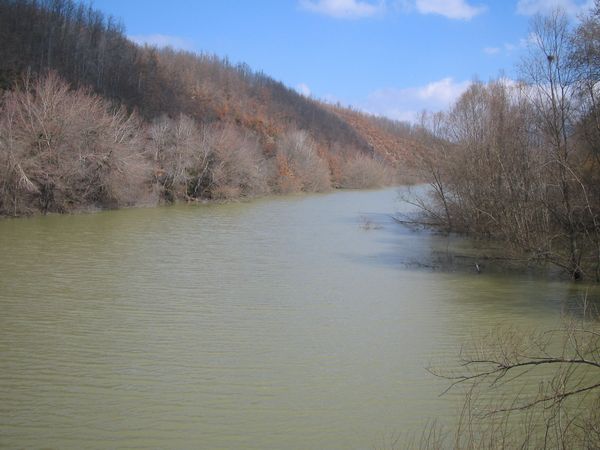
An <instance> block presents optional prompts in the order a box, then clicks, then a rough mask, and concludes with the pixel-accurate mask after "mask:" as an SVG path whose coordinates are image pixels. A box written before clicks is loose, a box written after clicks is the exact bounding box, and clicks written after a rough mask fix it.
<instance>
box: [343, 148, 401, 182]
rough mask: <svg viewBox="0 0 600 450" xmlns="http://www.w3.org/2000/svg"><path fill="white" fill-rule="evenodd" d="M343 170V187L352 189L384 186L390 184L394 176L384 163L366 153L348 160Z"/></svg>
mask: <svg viewBox="0 0 600 450" xmlns="http://www.w3.org/2000/svg"><path fill="white" fill-rule="evenodd" d="M341 172H342V174H341V183H340V184H341V187H343V188H350V189H370V188H377V187H382V186H385V185H387V184H390V183H391V182H392V178H393V177H392V174H391V170H390V169H389V168H388V167H386V166H385V165H384V164H383V163H381V162H379V161H377V160H375V159H373V158H370V157H368V156H364V155H360V156H357V157H355V158H354V159H351V160H349V161H347V162H346V163H345V164H343V166H342V169H341Z"/></svg>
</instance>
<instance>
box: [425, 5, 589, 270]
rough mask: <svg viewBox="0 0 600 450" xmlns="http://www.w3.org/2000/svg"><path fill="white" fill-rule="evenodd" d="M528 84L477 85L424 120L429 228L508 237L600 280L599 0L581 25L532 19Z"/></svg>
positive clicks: (533, 253)
mask: <svg viewBox="0 0 600 450" xmlns="http://www.w3.org/2000/svg"><path fill="white" fill-rule="evenodd" d="M530 36H531V46H530V49H529V53H528V54H527V56H526V57H525V58H524V59H523V61H522V64H521V65H520V67H519V72H520V75H521V80H520V81H518V82H516V81H511V80H503V79H499V80H496V81H493V82H491V83H488V84H483V83H481V82H475V83H473V84H472V85H471V87H470V88H469V89H468V90H467V91H466V92H465V93H464V94H463V95H462V96H461V97H460V98H459V99H458V101H457V102H456V104H455V105H454V106H453V107H452V108H451V109H450V110H449V111H448V112H445V113H439V114H434V115H430V116H428V117H425V120H424V124H423V125H424V128H423V129H422V132H423V136H422V140H423V142H424V143H426V145H424V146H423V149H426V150H424V151H422V152H421V153H420V159H419V166H420V168H421V172H422V175H423V176H424V177H426V178H427V179H428V180H429V181H430V184H431V186H432V187H433V189H432V197H431V198H430V199H426V200H424V201H422V202H421V207H422V208H423V210H424V212H425V213H426V216H427V221H428V222H429V223H430V224H434V225H436V226H439V227H442V228H445V229H447V230H453V231H459V232H464V233H468V234H472V235H477V236H484V237H492V238H496V239H500V240H503V241H505V242H506V243H508V244H509V246H511V247H512V248H514V249H516V250H518V252H519V253H521V252H525V253H526V254H527V255H529V256H530V257H531V258H533V259H537V260H541V261H548V262H550V263H552V264H555V265H557V266H559V267H561V268H563V269H564V270H565V271H566V272H567V273H569V274H570V276H571V277H572V278H574V279H579V278H589V279H595V280H597V281H600V104H599V103H598V99H599V97H598V94H600V92H599V91H598V82H599V81H600V1H599V0H596V3H595V8H594V10H593V11H592V12H591V13H590V14H589V15H588V17H586V18H584V20H583V21H582V22H581V23H580V24H579V25H578V26H577V27H573V26H572V24H570V23H569V20H568V18H567V16H566V15H565V14H564V13H563V12H561V11H559V10H557V11H555V12H554V13H553V14H551V15H549V16H544V17H537V18H536V19H535V20H534V21H533V22H532V30H531V35H530Z"/></svg>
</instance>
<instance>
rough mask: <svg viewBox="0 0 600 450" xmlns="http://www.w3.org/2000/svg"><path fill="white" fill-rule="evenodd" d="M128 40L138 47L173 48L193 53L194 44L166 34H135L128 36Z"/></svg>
mask: <svg viewBox="0 0 600 450" xmlns="http://www.w3.org/2000/svg"><path fill="white" fill-rule="evenodd" d="M128 38H129V39H130V40H132V41H133V42H135V43H136V44H139V45H149V46H151V47H159V48H162V47H173V48H176V49H180V50H188V51H193V50H194V49H195V45H194V43H193V42H192V41H191V40H189V39H185V38H182V37H179V36H169V35H166V34H137V35H133V36H128Z"/></svg>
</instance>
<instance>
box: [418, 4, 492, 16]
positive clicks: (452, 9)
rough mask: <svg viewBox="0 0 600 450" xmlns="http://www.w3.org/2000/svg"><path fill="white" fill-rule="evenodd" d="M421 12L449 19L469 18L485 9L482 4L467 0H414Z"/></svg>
mask: <svg viewBox="0 0 600 450" xmlns="http://www.w3.org/2000/svg"><path fill="white" fill-rule="evenodd" d="M415 6H416V8H417V11H419V12H420V13H421V14H439V15H442V16H444V17H447V18H449V19H462V20H471V19H472V18H473V17H475V16H477V15H479V14H482V13H483V12H485V11H486V10H487V7H486V6H484V5H477V6H474V5H471V4H469V2H468V1H467V0H416V3H415Z"/></svg>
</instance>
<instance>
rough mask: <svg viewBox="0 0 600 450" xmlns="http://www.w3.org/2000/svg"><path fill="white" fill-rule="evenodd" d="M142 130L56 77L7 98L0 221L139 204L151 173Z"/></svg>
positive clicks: (0, 145) (0, 135) (0, 139)
mask: <svg viewBox="0 0 600 450" xmlns="http://www.w3.org/2000/svg"><path fill="white" fill-rule="evenodd" d="M138 129H139V122H138V119H137V117H136V116H135V115H131V114H128V113H126V111H125V110H124V109H122V108H119V109H114V108H113V107H112V106H111V105H110V104H109V103H107V102H106V101H104V100H102V99H101V98H100V97H98V96H96V95H92V94H90V93H89V92H87V91H85V90H82V89H78V90H71V89H70V88H69V86H68V85H67V83H65V82H64V81H62V80H61V79H60V78H59V77H58V76H56V75H54V74H50V75H48V76H46V77H43V78H39V79H37V80H34V81H31V80H26V81H25V83H24V86H23V87H22V88H18V89H15V90H14V91H12V92H6V93H5V94H4V97H3V101H2V107H1V111H0V170H1V171H2V173H1V175H0V213H3V214H12V215H18V214H26V213H30V212H33V211H36V210H40V211H42V212H51V211H56V212H66V211H71V210H73V209H76V208H80V207H82V206H87V205H96V206H99V207H116V206H120V205H127V204H131V203H133V202H134V201H135V200H136V198H137V196H138V195H139V191H140V189H141V187H142V184H143V179H144V175H145V174H146V170H147V166H146V164H145V163H144V160H143V158H142V155H141V154H139V153H138V152H137V151H136V150H137V148H139V133H138Z"/></svg>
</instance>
